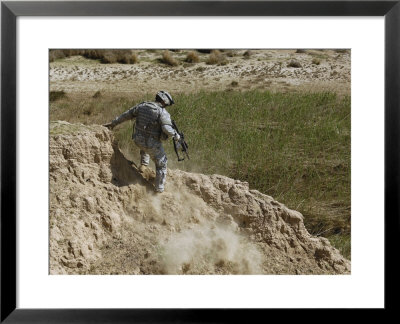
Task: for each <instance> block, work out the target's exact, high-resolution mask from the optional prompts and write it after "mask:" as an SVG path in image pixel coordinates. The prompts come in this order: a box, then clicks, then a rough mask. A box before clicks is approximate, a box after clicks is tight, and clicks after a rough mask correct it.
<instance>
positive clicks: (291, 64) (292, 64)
mask: <svg viewBox="0 0 400 324" xmlns="http://www.w3.org/2000/svg"><path fill="white" fill-rule="evenodd" d="M287 66H288V67H293V68H301V64H300V62H299V61H296V60H291V61H290V62H289V63H288V65H287Z"/></svg>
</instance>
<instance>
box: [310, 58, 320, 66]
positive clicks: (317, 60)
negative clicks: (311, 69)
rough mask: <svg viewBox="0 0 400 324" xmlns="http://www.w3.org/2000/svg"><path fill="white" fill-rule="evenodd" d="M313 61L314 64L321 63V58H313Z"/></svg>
mask: <svg viewBox="0 0 400 324" xmlns="http://www.w3.org/2000/svg"><path fill="white" fill-rule="evenodd" d="M311 63H312V64H314V65H320V64H321V61H320V60H319V59H317V58H313V60H312V62H311Z"/></svg>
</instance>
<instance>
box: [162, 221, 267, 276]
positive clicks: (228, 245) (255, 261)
mask: <svg viewBox="0 0 400 324" xmlns="http://www.w3.org/2000/svg"><path fill="white" fill-rule="evenodd" d="M162 253H163V254H162V260H163V264H164V267H165V271H166V273H168V274H184V273H188V274H207V273H221V274H223V273H227V272H230V273H241V274H258V273H261V260H262V256H261V253H260V252H259V251H258V250H257V249H256V247H255V246H254V245H252V244H250V243H249V242H248V241H246V239H245V238H244V237H243V236H241V235H239V234H238V233H235V232H234V231H233V230H232V229H230V228H228V227H222V226H215V225H212V224H207V225H197V226H195V227H194V228H192V229H186V230H184V231H182V232H180V233H175V234H174V235H173V236H172V237H171V238H170V240H169V241H168V242H167V243H165V244H164V245H163V252H162Z"/></svg>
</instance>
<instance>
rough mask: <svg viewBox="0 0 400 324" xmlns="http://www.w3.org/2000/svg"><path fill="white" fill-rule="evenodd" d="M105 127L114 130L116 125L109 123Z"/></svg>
mask: <svg viewBox="0 0 400 324" xmlns="http://www.w3.org/2000/svg"><path fill="white" fill-rule="evenodd" d="M103 126H104V127H107V128H108V129H110V130H112V129H113V128H114V127H115V125H114V124H113V123H107V124H104V125H103Z"/></svg>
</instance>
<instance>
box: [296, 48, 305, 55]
mask: <svg viewBox="0 0 400 324" xmlns="http://www.w3.org/2000/svg"><path fill="white" fill-rule="evenodd" d="M305 52H306V50H304V49H301V48H299V49H297V50H296V53H297V54H303V53H305Z"/></svg>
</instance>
